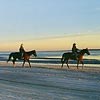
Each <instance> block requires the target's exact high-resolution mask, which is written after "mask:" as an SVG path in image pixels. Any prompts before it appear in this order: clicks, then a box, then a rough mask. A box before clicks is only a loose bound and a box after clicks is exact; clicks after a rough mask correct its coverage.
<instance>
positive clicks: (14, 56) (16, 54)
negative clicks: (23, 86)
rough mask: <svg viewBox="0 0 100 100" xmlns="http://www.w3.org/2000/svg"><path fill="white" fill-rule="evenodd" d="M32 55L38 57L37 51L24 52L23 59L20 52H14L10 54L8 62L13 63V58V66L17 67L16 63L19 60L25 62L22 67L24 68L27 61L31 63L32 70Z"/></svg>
mask: <svg viewBox="0 0 100 100" xmlns="http://www.w3.org/2000/svg"><path fill="white" fill-rule="evenodd" d="M31 55H34V56H35V57H36V56H37V54H36V51H35V50H32V51H28V52H24V54H23V57H21V53H20V52H12V53H10V54H9V58H8V60H7V62H9V61H11V58H12V62H13V66H14V67H15V62H16V60H17V59H18V60H23V64H22V67H24V64H25V62H26V61H27V62H28V63H29V67H30V68H31V64H30V60H29V59H30V56H31Z"/></svg>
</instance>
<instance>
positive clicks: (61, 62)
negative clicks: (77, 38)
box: [61, 57, 64, 68]
mask: <svg viewBox="0 0 100 100" xmlns="http://www.w3.org/2000/svg"><path fill="white" fill-rule="evenodd" d="M61 63H62V65H61V68H62V67H63V64H64V61H63V57H62V58H61Z"/></svg>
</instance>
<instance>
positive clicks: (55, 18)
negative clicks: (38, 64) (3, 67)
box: [0, 0, 100, 51]
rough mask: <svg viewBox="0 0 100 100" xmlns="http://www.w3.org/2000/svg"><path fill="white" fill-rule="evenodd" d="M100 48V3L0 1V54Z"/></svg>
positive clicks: (92, 0)
mask: <svg viewBox="0 0 100 100" xmlns="http://www.w3.org/2000/svg"><path fill="white" fill-rule="evenodd" d="M21 43H23V45H24V48H25V50H31V49H35V50H40V51H41V50H67V49H71V48H72V44H73V43H76V44H77V47H78V48H80V49H81V48H93V49H95V48H96V49H99V48H100V0H0V51H17V50H18V49H19V46H20V44H21Z"/></svg>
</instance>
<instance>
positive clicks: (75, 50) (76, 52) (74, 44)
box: [72, 43, 79, 59]
mask: <svg viewBox="0 0 100 100" xmlns="http://www.w3.org/2000/svg"><path fill="white" fill-rule="evenodd" d="M78 50H79V49H78V48H77V47H76V43H73V47H72V54H73V55H74V56H75V58H76V59H77V54H78Z"/></svg>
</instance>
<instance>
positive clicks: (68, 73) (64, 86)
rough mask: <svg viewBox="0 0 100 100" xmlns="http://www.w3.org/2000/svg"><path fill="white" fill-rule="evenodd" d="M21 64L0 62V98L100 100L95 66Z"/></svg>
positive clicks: (8, 99)
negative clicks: (23, 65) (30, 65)
mask: <svg viewBox="0 0 100 100" xmlns="http://www.w3.org/2000/svg"><path fill="white" fill-rule="evenodd" d="M21 64H22V63H16V67H15V68H14V67H13V66H12V63H6V62H0V100H100V68H99V67H95V66H85V67H84V69H82V68H81V66H80V67H79V69H77V68H76V67H75V66H72V65H71V67H70V69H68V68H67V67H66V65H64V68H62V69H61V66H60V65H55V64H51V65H50V64H32V68H29V67H28V64H27V63H26V64H25V68H22V67H21ZM98 66H99V65H98Z"/></svg>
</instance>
